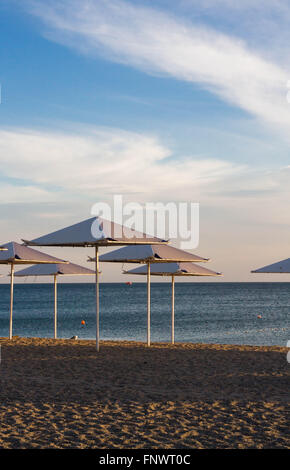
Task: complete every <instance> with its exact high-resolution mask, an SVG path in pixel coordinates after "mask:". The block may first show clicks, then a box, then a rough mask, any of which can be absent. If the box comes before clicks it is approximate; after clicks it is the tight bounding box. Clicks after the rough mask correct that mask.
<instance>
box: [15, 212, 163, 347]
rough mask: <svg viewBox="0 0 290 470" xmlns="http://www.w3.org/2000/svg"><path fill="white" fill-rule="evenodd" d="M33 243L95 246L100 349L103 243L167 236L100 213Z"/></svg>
mask: <svg viewBox="0 0 290 470" xmlns="http://www.w3.org/2000/svg"><path fill="white" fill-rule="evenodd" d="M23 241H24V243H25V244H26V245H30V246H61V247H95V258H94V260H95V265H96V269H95V273H96V348H97V351H99V349H100V345H99V343H100V328H99V318H100V307H99V251H98V249H99V247H100V246H104V247H109V246H122V245H144V244H164V243H167V241H166V240H161V239H159V238H156V237H151V236H149V235H147V234H146V233H141V232H137V231H136V230H132V229H129V228H128V227H126V226H124V225H120V224H117V223H115V222H112V221H110V220H106V219H103V218H102V217H99V216H96V217H91V218H90V219H87V220H83V221H81V222H79V223H77V224H74V225H70V226H69V227H65V228H63V229H61V230H57V231H55V232H52V233H50V234H48V235H44V236H42V237H39V238H36V239H34V240H30V241H28V240H23Z"/></svg>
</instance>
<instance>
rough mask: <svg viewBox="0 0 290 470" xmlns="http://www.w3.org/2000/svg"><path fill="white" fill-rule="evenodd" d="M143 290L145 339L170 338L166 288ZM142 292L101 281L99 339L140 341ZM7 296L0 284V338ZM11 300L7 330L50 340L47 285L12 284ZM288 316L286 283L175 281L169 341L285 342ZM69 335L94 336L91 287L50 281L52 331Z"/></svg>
mask: <svg viewBox="0 0 290 470" xmlns="http://www.w3.org/2000/svg"><path fill="white" fill-rule="evenodd" d="M151 289H152V290H151V299H152V304H151V309H152V310H151V339H152V341H170V334H171V333H170V328H171V285H170V284H167V283H152V287H151ZM146 295H147V291H146V284H143V283H142V284H141V283H136V284H133V285H132V286H130V287H129V286H127V285H126V284H125V283H122V284H101V286H100V309H101V317H100V330H101V339H118V340H119V339H127V340H138V341H145V340H146V328H147V306H146ZM9 298H10V289H9V286H8V285H0V336H8V331H9V303H10V300H9ZM14 299H15V302H14V315H13V335H19V336H27V337H29V336H38V337H48V338H51V337H53V308H54V304H53V285H52V284H16V285H15V293H14ZM258 315H261V316H262V318H258ZM289 318H290V285H289V284H288V283H196V284H195V283H178V282H176V286H175V338H176V342H193V343H196V342H202V343H221V344H249V345H281V346H285V345H286V343H287V341H288V340H290V327H289ZM82 320H84V321H85V326H82V325H81V321H82ZM73 335H78V336H79V338H80V339H82V338H83V339H93V338H94V337H95V286H94V284H61V283H59V285H58V336H59V337H60V338H70V337H71V336H73Z"/></svg>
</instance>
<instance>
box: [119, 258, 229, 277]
mask: <svg viewBox="0 0 290 470" xmlns="http://www.w3.org/2000/svg"><path fill="white" fill-rule="evenodd" d="M150 270H151V274H152V276H180V277H182V276H221V275H222V273H218V272H216V271H212V270H211V269H207V268H204V267H203V266H200V265H197V264H194V263H184V262H177V263H167V264H164V263H163V264H162V263H159V264H158V263H156V264H153V265H152V266H151V268H150ZM123 273H124V274H141V275H146V274H147V266H139V267H138V268H135V269H131V270H130V271H123Z"/></svg>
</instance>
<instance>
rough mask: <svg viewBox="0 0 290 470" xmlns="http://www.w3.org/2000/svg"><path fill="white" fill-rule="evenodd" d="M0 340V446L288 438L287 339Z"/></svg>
mask: <svg viewBox="0 0 290 470" xmlns="http://www.w3.org/2000/svg"><path fill="white" fill-rule="evenodd" d="M0 345H1V353H2V362H1V366H0V372H1V375H0V377H1V391H0V420H1V429H0V447H1V448H18V449H19V448H29V449H32V448H42V449H44V448H45V449H46V448H99V449H101V448H103V449H110V448H123V449H124V448H125V449H131V448H150V449H158V448H175V449H182V448H191V449H193V448H277V447H280V448H289V447H290V439H289V434H288V432H289V430H288V425H289V395H288V393H289V383H290V381H289V372H290V366H289V364H288V363H287V361H286V353H287V349H286V348H280V347H251V346H223V345H201V344H178V345H175V346H171V345H168V344H163V343H161V344H153V345H152V347H151V348H147V347H146V346H144V345H142V344H140V343H134V342H118V343H117V342H102V343H101V351H100V353H98V354H97V353H96V351H95V343H94V342H93V341H84V340H82V341H74V340H50V339H38V338H14V339H13V340H12V341H9V340H7V339H4V338H2V339H0ZM287 413H288V415H287Z"/></svg>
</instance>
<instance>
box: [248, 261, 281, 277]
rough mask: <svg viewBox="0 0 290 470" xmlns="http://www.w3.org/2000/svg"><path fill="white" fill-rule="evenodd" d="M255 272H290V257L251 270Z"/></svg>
mask: <svg viewBox="0 0 290 470" xmlns="http://www.w3.org/2000/svg"><path fill="white" fill-rule="evenodd" d="M251 273H254V274H256V273H257V274H260V273H261V274H275V273H280V274H283V273H284V274H286V273H290V258H288V259H284V260H282V261H278V262H277V263H273V264H269V265H268V266H264V267H263V268H259V269H255V270H254V271H251Z"/></svg>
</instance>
